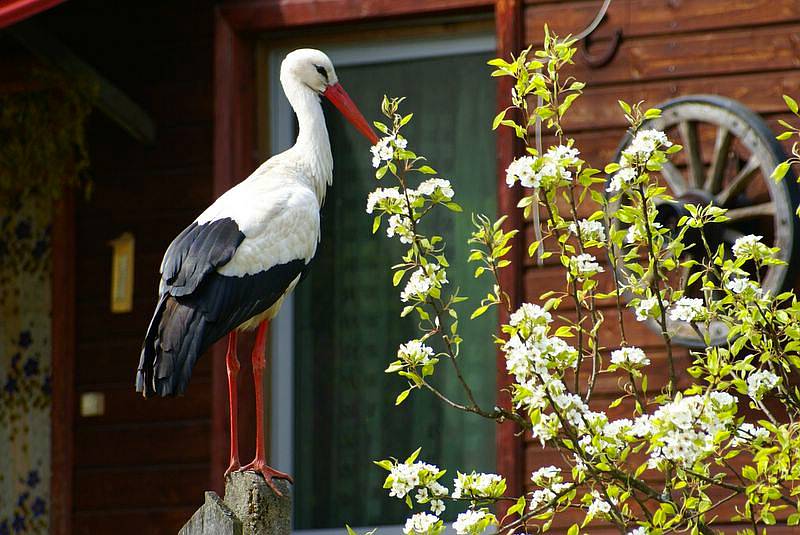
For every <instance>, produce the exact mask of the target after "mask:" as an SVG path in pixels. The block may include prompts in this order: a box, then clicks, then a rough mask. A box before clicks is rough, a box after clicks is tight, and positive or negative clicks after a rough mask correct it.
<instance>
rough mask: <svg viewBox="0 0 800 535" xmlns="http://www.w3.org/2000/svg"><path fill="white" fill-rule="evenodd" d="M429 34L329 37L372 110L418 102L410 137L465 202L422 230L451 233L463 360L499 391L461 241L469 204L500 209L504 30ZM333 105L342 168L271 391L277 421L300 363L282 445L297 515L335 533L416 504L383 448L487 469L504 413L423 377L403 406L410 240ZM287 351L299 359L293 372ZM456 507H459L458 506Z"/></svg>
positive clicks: (477, 284) (477, 381) (489, 395)
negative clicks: (386, 103)
mask: <svg viewBox="0 0 800 535" xmlns="http://www.w3.org/2000/svg"><path fill="white" fill-rule="evenodd" d="M424 45H425V43H424V42H421V41H417V42H415V43H414V44H413V45H410V46H409V45H406V46H405V47H404V46H403V45H398V46H396V47H394V48H391V49H390V48H389V47H387V46H376V47H375V50H377V53H375V54H370V52H369V50H370V48H369V47H367V48H368V51H367V52H364V48H363V47H355V46H353V47H342V48H338V49H337V48H335V47H334V48H333V50H328V52H329V53H330V55H331V57H332V60H333V62H334V65H335V66H336V70H337V74H338V76H339V79H340V81H341V83H342V84H343V86H344V87H345V88H346V90H347V91H348V92H349V93H350V95H351V97H352V98H353V100H354V101H355V102H356V103H357V104H358V105H359V107H360V108H361V109H362V111H363V112H364V114H365V116H366V117H367V119H368V120H370V121H372V120H379V119H381V117H380V116H379V115H380V111H379V110H380V100H381V98H382V96H383V95H384V94H390V95H391V96H405V97H407V99H406V101H405V102H404V107H403V110H404V112H405V113H408V112H414V120H413V121H412V122H411V123H410V125H409V126H408V127H407V129H406V130H405V134H406V136H407V137H408V139H409V147H410V148H411V149H412V150H414V151H416V152H417V153H418V154H424V155H425V156H427V157H428V158H429V159H430V163H431V165H432V166H433V167H435V168H436V169H437V170H438V171H439V172H440V176H441V177H442V178H447V179H449V180H451V182H452V183H453V186H454V188H455V190H456V200H457V201H458V202H459V203H460V204H461V206H462V207H463V208H464V212H465V213H464V214H461V215H460V216H457V217H454V216H453V214H452V213H450V212H447V211H443V212H441V213H439V214H437V215H434V216H433V217H430V218H429V219H427V220H426V221H427V223H426V224H427V232H429V233H430V232H436V233H438V234H441V235H443V236H444V237H445V240H446V242H447V250H448V260H449V262H450V264H451V267H450V268H449V270H448V272H449V279H450V281H451V285H453V286H455V285H456V284H457V285H458V286H459V287H460V289H461V293H462V294H464V295H468V296H470V297H471V299H470V301H469V302H467V303H464V304H463V306H461V308H460V316H461V317H462V321H461V324H462V331H463V336H464V338H465V343H464V344H463V351H462V354H461V356H460V359H461V360H462V366H463V368H464V370H465V374H466V376H467V380H468V381H469V382H470V384H471V385H473V386H474V389H475V391H476V394H477V397H478V398H479V399H480V400H481V402H482V404H483V405H485V406H493V404H494V399H495V348H494V346H493V344H492V341H491V333H492V332H494V329H495V328H496V325H497V318H496V316H494V315H491V314H486V315H485V316H483V317H481V318H479V319H477V320H474V321H469V320H468V318H469V314H470V311H471V309H472V308H475V306H477V305H476V303H477V302H478V301H479V300H480V298H481V296H485V295H486V293H487V290H488V289H489V288H488V287H487V286H486V283H485V281H484V279H481V280H479V281H476V280H475V279H474V278H473V277H472V271H473V269H474V267H470V266H468V265H467V263H466V259H467V257H468V255H469V247H468V246H467V243H466V241H467V238H468V237H469V232H470V230H471V223H470V217H469V214H470V213H473V212H474V213H485V214H489V215H490V216H493V215H494V214H495V213H496V193H495V191H496V186H495V184H496V182H495V176H496V172H495V158H494V137H493V134H492V132H491V121H492V118H493V110H494V102H495V87H494V84H493V81H492V79H491V78H489V76H488V67H487V66H486V61H487V60H488V59H490V57H492V54H493V50H494V43H493V39H491V38H486V37H483V36H479V37H474V36H472V37H465V38H464V39H463V40H462V41H461V43H460V44H458V43H456V42H455V41H453V40H450V41H448V42H447V43H445V44H444V46H443V44H442V43H436V42H431V43H428V44H427V45H428V46H424ZM437 47H438V48H439V49H440V50H439V51H438V52H437ZM323 49H325V48H324V47H323ZM404 52H405V53H404ZM337 56H338V58H337ZM325 107H326V121H327V124H328V129H329V132H330V137H331V147H332V152H333V157H334V182H333V186H332V187H331V188H330V189H329V191H328V196H327V199H326V202H325V206H324V207H323V210H322V240H321V243H320V245H319V247H318V249H317V254H316V257H315V259H314V263H313V267H312V269H311V271H310V273H309V275H308V277H307V278H306V280H305V281H304V282H303V283H302V284H301V285H299V286H298V288H297V290H296V292H295V296H294V302H293V306H290V307H289V308H288V309H285V310H284V311H283V312H282V315H284V317H283V318H281V319H280V320H279V321H277V322H276V324H277V325H278V327H277V331H278V332H277V333H276V336H275V344H276V346H273V348H274V349H277V350H278V351H277V354H276V363H275V367H274V369H275V374H274V380H273V393H276V392H279V391H281V392H283V394H282V395H280V396H276V395H274V396H273V407H272V409H273V414H274V415H275V417H276V421H280V419H281V418H285V413H286V409H287V407H286V405H287V404H286V400H287V393H286V379H288V378H289V377H291V386H292V390H293V392H292V393H291V399H293V404H292V407H291V409H292V413H293V418H292V421H291V424H290V427H291V436H292V445H291V447H284V448H283V450H284V451H286V450H288V451H291V452H292V458H291V465H292V469H293V473H294V476H295V482H296V486H295V494H294V495H295V518H294V520H295V529H297V530H308V529H315V530H319V529H336V530H338V531H337V532H340V531H341V528H342V526H343V525H344V524H345V523H348V524H350V525H353V526H356V525H357V526H373V525H399V524H401V523H402V522H403V521H404V519H405V518H406V517H407V516H408V514H409V510H408V508H407V507H406V505H405V504H404V503H402V502H400V501H399V500H397V499H394V498H389V497H388V495H387V492H386V491H384V490H382V485H383V479H384V478H385V476H386V472H385V471H383V470H382V469H380V468H378V467H376V466H375V465H373V464H372V462H371V461H372V460H378V459H384V458H387V457H390V456H397V457H405V456H407V455H408V454H410V453H411V452H412V451H413V450H414V449H415V448H416V447H418V446H422V448H423V454H422V458H424V459H425V460H426V461H428V462H431V463H434V464H437V465H438V466H440V467H442V468H447V469H448V470H449V471H450V473H451V474H453V475H454V474H455V470H456V469H457V468H458V469H464V470H473V469H475V470H482V471H492V470H494V463H495V452H494V442H495V428H494V424H493V423H492V422H486V421H483V420H481V419H480V418H478V417H475V416H473V415H464V414H460V413H457V412H456V411H454V410H452V409H449V408H446V407H444V406H443V405H442V404H441V403H440V402H439V401H437V400H435V399H433V397H432V396H431V395H430V394H429V393H427V392H422V391H417V392H414V393H413V394H412V396H411V397H410V398H409V399H408V400H406V402H405V403H403V404H402V405H401V406H399V407H395V404H394V401H395V397H396V396H397V394H398V393H399V392H400V391H401V390H403V389H405V388H406V386H405V384H404V382H403V381H402V380H401V378H399V377H398V376H396V375H394V374H393V375H388V374H386V373H384V369H385V368H386V366H387V365H388V363H389V362H391V361H392V360H394V357H395V355H396V352H397V347H398V345H399V344H400V343H404V342H406V341H408V340H409V339H412V338H415V337H416V335H417V331H416V327H415V320H414V319H413V317H412V316H409V317H406V318H402V319H401V318H400V317H399V316H400V311H401V309H402V305H401V302H400V299H399V292H400V289H401V288H396V287H393V286H392V282H391V273H390V271H389V268H390V267H391V265H393V264H394V263H396V262H398V261H399V259H400V257H401V256H402V254H403V252H404V248H403V247H402V246H401V244H399V243H398V242H397V241H396V240H390V239H388V238H387V237H386V236H385V233H384V231H383V230H382V231H380V234H379V235H372V233H371V226H372V218H371V216H369V215H368V214H366V213H365V205H366V198H367V195H368V193H369V192H370V191H372V190H374V189H375V188H376V187H377V186H379V185H380V186H388V185H392V184H388V183H387V184H385V183H378V182H377V181H376V180H375V177H374V169H373V168H372V167H371V165H370V160H371V156H370V152H369V147H368V145H367V144H366V143H365V142H364V139H363V138H362V137H361V136H360V135H359V134H358V133H357V132H355V130H354V129H353V128H352V127H351V126H350V125H349V124H348V123H346V122H345V121H344V120H343V119H342V118H341V116H340V115H339V114H338V112H337V111H336V110H335V109H334V108H333V107H332V106H328V105H327V104H326V105H325ZM273 124H275V123H273ZM385 181H386V179H384V182H385ZM470 307H471V308H470ZM289 315H291V318H288V317H287V316H289ZM287 337H291V341H290V342H288V343H287ZM282 342H283V344H282ZM287 352H288V353H291V360H292V366H291V368H293V371H290V372H288V373H287V370H286V364H287V363H286V358H287ZM441 364H446V363H444V362H443V363H441ZM450 371H451V370H450V369H448V368H446V367H445V366H443V365H440V369H439V372H438V373H437V376H435V379H434V381H435V382H436V383H437V384H438V385H439V386H440V387H441V388H442V389H443V390H444V391H445V392H447V393H449V394H451V395H452V396H453V397H454V399H459V400H461V399H463V395H462V393H461V392H460V391H459V385H458V384H457V381H456V379H455V377H454V376H453V374H452V373H450ZM273 432H274V433H276V434H277V436H275V435H274V436H273V451H274V453H278V454H279V453H280V451H282V450H281V446H280V444H276V439H277V442H280V437H281V436H285V435H286V434H287V431H286V427H285V426H284V428H283V429H281V430H278V429H276V427H275V426H274V425H273ZM273 460H274V459H273ZM278 464H280V463H278ZM446 477H447V476H446ZM445 483H446V482H445ZM450 483H452V482H450ZM450 486H451V485H450ZM449 509H450V510H449V511H448V512H447V513H446V514H445V518H450V517H453V518H454V517H455V514H456V510H455V509H453V508H452V507H450V508H449Z"/></svg>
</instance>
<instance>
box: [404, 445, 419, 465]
mask: <svg viewBox="0 0 800 535" xmlns="http://www.w3.org/2000/svg"><path fill="white" fill-rule="evenodd" d="M421 451H422V447H421V446H420V447H419V448H417V449H416V450H414V453H412V454H411V455H409V456H408V459H406V462H405V464H411V463H413V462H414V461H416V460H417V457H419V454H420V452H421Z"/></svg>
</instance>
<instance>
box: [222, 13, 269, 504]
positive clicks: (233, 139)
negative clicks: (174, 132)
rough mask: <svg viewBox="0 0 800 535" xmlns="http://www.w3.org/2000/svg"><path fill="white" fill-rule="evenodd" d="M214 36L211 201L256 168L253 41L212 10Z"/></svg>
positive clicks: (247, 438) (250, 416)
mask: <svg viewBox="0 0 800 535" xmlns="http://www.w3.org/2000/svg"><path fill="white" fill-rule="evenodd" d="M214 25H215V34H214V88H215V92H214V197H219V196H220V195H222V194H223V193H224V192H225V191H227V190H228V189H230V188H231V187H233V186H234V185H236V184H237V183H238V182H239V181H240V180H242V179H244V178H246V177H247V176H248V175H249V174H250V173H251V172H252V171H253V170H254V169H255V167H256V165H257V163H258V162H257V160H256V157H257V150H256V138H255V128H256V124H255V118H256V97H255V86H256V81H255V61H254V54H255V43H254V42H253V41H252V40H250V39H247V37H246V36H244V35H243V34H242V33H240V32H238V31H237V30H236V29H235V28H234V27H233V26H232V25H231V23H230V21H228V20H227V18H226V17H225V16H223V15H222V14H221V12H220V11H217V13H216V15H215V23H214ZM252 342H253V340H252V336H249V335H247V336H242V337H241V339H240V343H239V360H240V362H241V366H242V367H241V370H240V373H239V377H238V383H239V389H238V390H239V445H240V452H239V453H240V455H241V459H242V460H243V461H244V462H249V457H252V456H253V455H254V453H255V447H254V446H255V423H256V407H255V395H254V388H253V385H252V381H251V380H250V378H251V376H252V364H251V362H250V361H249V359H243V358H241V356H242V355H247V354H249V351H250V349H251V347H252ZM225 349H226V348H225V344H224V341H221V342H219V343H217V344H215V345H214V347H213V348H212V350H211V355H210V357H211V358H212V359H213V362H212V365H211V366H212V392H213V393H212V400H213V401H212V415H211V419H212V425H211V466H210V470H211V482H212V488H214V489H215V490H217V491H220V492H221V491H222V488H223V473H224V471H225V469H226V468H227V466H228V461H229V459H228V453H229V437H228V434H229V433H228V429H229V426H230V423H229V415H228V390H227V383H228V379H227V372H226V370H225Z"/></svg>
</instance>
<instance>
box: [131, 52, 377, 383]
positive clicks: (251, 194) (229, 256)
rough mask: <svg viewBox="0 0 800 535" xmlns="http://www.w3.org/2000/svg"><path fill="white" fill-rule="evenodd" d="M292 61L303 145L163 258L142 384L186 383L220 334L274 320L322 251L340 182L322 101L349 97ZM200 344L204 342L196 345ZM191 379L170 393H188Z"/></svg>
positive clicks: (202, 219) (321, 74)
mask: <svg viewBox="0 0 800 535" xmlns="http://www.w3.org/2000/svg"><path fill="white" fill-rule="evenodd" d="M293 54H294V57H292V55H290V56H288V57H287V60H286V61H284V64H283V65H282V68H281V84H282V85H283V89H284V92H285V93H286V97H287V98H288V100H289V103H290V104H291V105H292V108H293V109H294V111H295V113H296V114H297V120H298V126H299V130H298V136H297V141H296V143H295V144H294V146H292V147H291V148H290V149H288V150H286V151H285V152H282V153H280V154H277V155H275V156H273V157H272V158H270V159H269V160H267V161H266V162H265V163H264V164H262V165H261V166H260V167H259V168H258V169H256V170H255V171H254V172H253V174H251V175H250V176H249V177H248V178H247V179H245V180H244V181H242V182H241V183H239V184H238V185H236V186H235V187H233V188H231V189H230V190H229V191H227V192H225V193H224V194H223V195H222V196H220V197H219V199H217V200H216V201H215V202H214V203H213V204H212V205H211V206H209V207H208V208H207V209H206V210H205V211H204V212H203V213H202V214H200V216H199V217H198V218H197V219H195V221H194V222H193V223H192V224H191V225H190V226H189V227H187V229H186V230H184V232H183V233H181V235H179V236H178V237H177V238H176V239H175V241H173V243H172V245H170V247H169V249H168V250H167V252H166V254H165V255H164V259H163V261H162V264H161V275H162V278H161V283H160V287H159V297H160V301H159V306H158V307H157V309H156V313H155V314H154V317H153V321H152V322H151V326H150V329H149V330H148V336H147V337H146V339H145V348H144V350H143V354H142V362H141V363H140V372H141V373H142V374H144V375H145V376H146V375H147V369H146V368H147V366H148V364H149V365H151V366H154V367H156V368H159V371H156V372H155V374H154V376H155V379H156V382H158V379H159V376H164V378H166V377H167V376H170V375H172V374H174V372H175V371H176V370H175V368H176V367H179V368H181V370H182V373H183V374H184V375H188V374H189V373H190V370H186V369H185V368H186V362H187V361H188V362H189V367H191V366H192V365H193V362H194V360H195V359H196V358H197V356H198V352H200V353H201V352H202V351H204V350H205V349H206V348H207V347H208V346H209V345H210V344H211V343H213V342H214V341H216V340H217V339H219V337H220V336H224V334H227V333H228V332H230V331H231V330H235V329H236V330H249V329H253V328H255V327H256V326H258V325H259V324H260V323H261V322H262V321H263V320H265V319H271V318H272V317H274V316H275V315H276V314H277V313H278V311H279V310H280V307H281V305H282V303H283V301H284V298H285V297H286V295H288V294H289V293H290V292H291V291H292V290H293V289H294V287H295V286H296V285H297V283H298V281H299V280H300V278H301V276H302V274H303V272H304V271H305V269H306V267H307V266H308V264H309V263H310V262H311V259H312V258H313V257H314V254H315V253H316V249H317V244H318V243H319V239H320V216H319V211H320V208H321V206H322V203H323V201H324V199H325V192H326V190H327V187H328V186H329V185H330V184H331V182H332V180H333V158H332V155H331V147H330V140H329V138H328V130H327V127H326V125H325V116H324V114H323V112H322V106H321V103H320V95H321V94H325V93H326V91H327V90H328V89H335V90H336V91H333V92H332V93H336V92H337V91H340V92H341V94H343V95H345V97H346V93H344V92H343V90H342V89H341V86H339V85H338V81H337V79H336V74H335V72H334V71H333V67H332V66H330V60H328V59H327V57H326V56H324V54H321V53H320V52H318V51H310V50H306V51H297V52H296V53H293ZM304 55H305V56H306V57H304ZM309 63H310V64H311V65H313V66H314V67H315V69H316V70H309V69H308V65H309ZM320 65H327V66H325V67H322V66H320ZM316 78H319V80H317V79H316ZM323 78H324V80H323ZM320 84H321V85H320ZM334 97H336V98H338V99H341V97H340V96H338V97H337V95H334ZM329 98H331V97H329ZM345 100H348V101H349V98H347V99H345ZM332 101H333V102H334V103H336V100H334V98H332ZM350 104H351V105H352V102H350ZM337 106H338V104H337ZM345 111H346V110H345ZM361 121H362V122H363V125H362V128H367V129H369V127H368V125H366V121H364V120H363V117H361ZM372 135H373V136H374V133H373V134H372ZM194 338H199V339H200V342H197V343H196V344H193V343H192V342H191V340H192V339H194ZM148 345H151V346H152V347H148ZM162 346H163V347H162ZM165 360H166V363H165V362H164V361H165ZM142 367H144V368H145V370H144V371H143V370H142ZM143 379H144V378H143ZM151 380H152V379H151ZM186 381H188V377H184V378H183V379H181V380H180V381H179V386H178V387H177V388H172V387H171V388H167V389H165V390H166V391H167V392H168V393H172V392H173V391H174V390H176V389H177V390H178V391H182V389H183V387H184V386H185V383H186ZM139 382H141V381H139ZM139 387H140V388H144V389H146V388H147V385H146V384H145V385H139Z"/></svg>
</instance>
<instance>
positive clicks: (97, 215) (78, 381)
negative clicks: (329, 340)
mask: <svg viewBox="0 0 800 535" xmlns="http://www.w3.org/2000/svg"><path fill="white" fill-rule="evenodd" d="M37 20H39V21H40V22H41V24H42V25H44V26H45V27H46V28H47V29H48V30H49V31H52V32H53V33H54V34H56V35H57V36H58V37H59V38H60V39H61V40H63V41H64V42H65V43H66V44H67V45H68V46H69V47H70V48H72V49H73V50H74V51H75V52H76V53H77V54H78V55H80V56H81V57H82V58H83V59H84V60H85V61H87V62H89V63H90V64H92V65H93V66H94V67H95V68H96V69H97V70H98V71H100V72H101V73H102V74H103V75H104V76H105V77H107V78H108V79H110V80H111V81H112V83H114V84H115V85H117V86H118V87H120V88H121V89H123V90H124V91H125V92H126V93H127V94H128V95H129V96H130V97H132V98H133V99H134V100H135V101H136V102H137V103H138V104H140V105H141V106H142V107H143V108H145V109H146V110H147V111H148V112H149V113H150V114H151V115H152V116H153V118H154V120H155V122H156V125H157V128H158V134H157V135H158V138H157V141H156V143H155V144H154V145H153V146H144V145H142V144H140V143H138V142H136V141H134V140H133V139H132V138H130V137H129V136H128V135H127V134H126V133H124V132H123V131H122V130H121V129H120V128H119V127H118V126H116V125H115V124H112V123H111V122H109V121H108V120H107V119H106V118H105V117H104V116H102V115H100V114H99V113H98V112H95V113H94V115H93V116H92V118H91V120H90V122H89V127H88V138H89V147H90V152H91V160H92V169H91V177H92V180H93V182H94V191H93V194H92V195H91V197H90V198H89V199H88V200H85V201H82V202H79V203H78V207H77V250H76V257H77V288H76V289H77V292H76V296H77V297H76V301H77V302H76V320H77V321H76V323H77V326H76V329H77V337H76V338H77V351H76V355H77V356H76V369H75V389H76V403H77V401H78V400H79V398H80V395H81V393H83V392H102V393H103V394H104V395H105V403H106V411H105V414H104V415H103V416H99V417H85V418H82V417H81V416H80V415H79V412H78V409H77V407H76V411H75V414H76V415H75V421H74V422H73V429H74V443H75V448H74V472H73V480H72V483H73V489H72V498H73V515H72V528H73V529H72V533H75V534H90V533H91V534H98V533H115V534H125V533H131V534H133V533H136V534H144V533H147V534H174V533H176V532H177V530H178V529H179V528H180V526H181V525H182V524H183V523H184V522H185V521H186V519H187V518H188V517H189V516H190V515H191V513H192V512H193V511H194V510H195V509H196V508H197V506H198V505H200V504H201V503H202V500H203V490H204V489H206V488H208V487H209V473H210V471H209V462H210V461H209V460H210V436H209V435H210V419H211V373H210V370H211V367H210V358H204V359H201V360H200V363H199V365H198V367H197V368H196V370H195V373H194V377H193V379H192V383H191V385H190V388H189V391H188V394H187V395H186V396H185V397H182V398H177V399H151V400H144V399H142V398H141V397H140V396H139V395H138V394H136V393H135V392H134V389H133V380H134V374H135V369H136V366H137V363H138V355H139V351H140V347H141V340H142V337H143V335H144V331H145V328H146V326H147V323H148V321H149V318H150V314H151V313H152V310H153V307H154V304H155V297H156V291H157V287H158V267H159V263H160V260H161V255H162V254H163V252H164V250H165V249H166V247H167V245H168V244H169V243H170V241H171V239H172V238H173V237H174V236H175V235H176V234H177V233H178V232H180V230H182V228H183V227H185V226H186V225H187V224H188V223H189V222H191V221H192V220H193V219H194V218H195V217H196V216H197V214H198V213H199V212H200V211H201V210H202V209H203V208H204V207H205V206H206V205H207V204H208V203H209V202H210V200H211V196H212V134H213V113H212V106H213V100H212V50H213V40H212V37H213V35H212V34H213V12H212V9H211V2H210V1H190V0H179V1H170V2H106V1H103V0H88V1H80V2H69V3H66V4H64V5H63V6H61V7H59V8H56V9H54V10H52V11H51V12H48V13H47V14H44V15H42V16H40V17H38V18H37ZM126 231H127V232H132V233H133V234H134V236H135V237H136V264H135V288H134V308H133V312H131V313H127V314H111V312H110V308H109V292H110V280H111V275H110V268H111V254H110V253H111V249H110V247H109V244H108V242H109V241H110V240H111V239H113V238H115V237H117V236H118V235H119V234H121V233H123V232H126Z"/></svg>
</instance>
